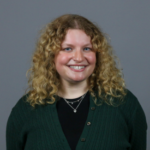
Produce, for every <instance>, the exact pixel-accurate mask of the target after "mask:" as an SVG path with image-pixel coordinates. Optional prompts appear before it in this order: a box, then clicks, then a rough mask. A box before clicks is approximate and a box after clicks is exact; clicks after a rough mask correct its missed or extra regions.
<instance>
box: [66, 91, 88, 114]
mask: <svg viewBox="0 0 150 150" xmlns="http://www.w3.org/2000/svg"><path fill="white" fill-rule="evenodd" d="M86 93H87V92H86ZM86 93H85V94H84V95H83V96H81V98H79V99H78V100H76V101H74V102H77V101H79V100H80V102H79V104H78V105H77V107H76V108H73V107H72V106H71V105H70V104H69V103H70V102H68V101H67V100H66V99H65V98H63V99H64V100H65V102H66V103H67V104H68V105H69V106H70V107H71V108H72V109H73V112H74V113H76V112H77V109H78V107H79V106H80V104H81V102H82V100H83V99H84V97H85V95H86Z"/></svg>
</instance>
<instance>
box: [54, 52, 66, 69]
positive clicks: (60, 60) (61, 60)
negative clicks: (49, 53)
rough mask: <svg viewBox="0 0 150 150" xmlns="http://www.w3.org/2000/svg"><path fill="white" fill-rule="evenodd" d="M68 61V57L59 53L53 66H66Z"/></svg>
mask: <svg viewBox="0 0 150 150" xmlns="http://www.w3.org/2000/svg"><path fill="white" fill-rule="evenodd" d="M68 60H69V57H68V55H65V54H61V53H60V54H58V55H57V56H55V65H56V67H60V66H61V65H65V64H67V62H68Z"/></svg>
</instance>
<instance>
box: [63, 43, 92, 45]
mask: <svg viewBox="0 0 150 150" xmlns="http://www.w3.org/2000/svg"><path fill="white" fill-rule="evenodd" d="M62 46H74V45H72V44H69V43H64V44H62ZM83 46H92V44H91V43H87V44H84V45H83Z"/></svg>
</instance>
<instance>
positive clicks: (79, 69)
mask: <svg viewBox="0 0 150 150" xmlns="http://www.w3.org/2000/svg"><path fill="white" fill-rule="evenodd" d="M68 67H69V68H70V69H71V70H72V71H76V72H81V71H84V70H85V68H86V66H68Z"/></svg>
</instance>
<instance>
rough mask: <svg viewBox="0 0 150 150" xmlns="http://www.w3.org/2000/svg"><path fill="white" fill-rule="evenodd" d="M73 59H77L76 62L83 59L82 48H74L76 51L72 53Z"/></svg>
mask: <svg viewBox="0 0 150 150" xmlns="http://www.w3.org/2000/svg"><path fill="white" fill-rule="evenodd" d="M73 59H74V61H77V62H81V61H83V59H84V55H83V53H82V50H80V49H78V50H76V51H75V52H74V53H73Z"/></svg>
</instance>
